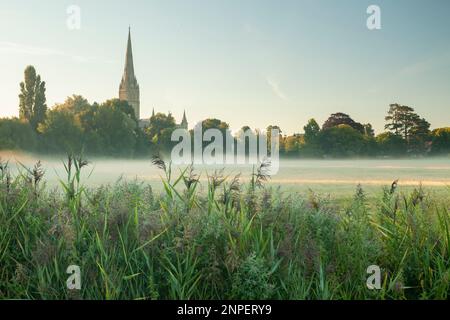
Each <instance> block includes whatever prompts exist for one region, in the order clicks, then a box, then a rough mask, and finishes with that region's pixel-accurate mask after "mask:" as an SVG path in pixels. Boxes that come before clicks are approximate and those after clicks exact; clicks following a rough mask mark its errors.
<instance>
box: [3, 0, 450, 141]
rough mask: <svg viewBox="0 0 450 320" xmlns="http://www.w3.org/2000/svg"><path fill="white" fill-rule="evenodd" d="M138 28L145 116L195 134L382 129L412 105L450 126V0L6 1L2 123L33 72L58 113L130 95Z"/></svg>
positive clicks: (15, 111)
mask: <svg viewBox="0 0 450 320" xmlns="http://www.w3.org/2000/svg"><path fill="white" fill-rule="evenodd" d="M71 5H76V6H78V7H79V8H80V10H81V11H80V12H81V13H80V18H81V19H80V28H79V29H75V30H73V29H70V28H68V26H67V20H68V18H69V16H70V14H68V13H67V9H68V7H69V6H71ZM369 5H378V6H379V7H380V9H381V29H380V30H369V29H368V28H367V24H366V21H367V18H368V17H369V14H367V12H366V11H367V8H368V7H369ZM129 26H131V34H132V41H133V54H134V63H135V71H136V77H137V79H138V82H139V84H140V90H141V117H142V118H145V117H148V116H150V114H151V112H152V108H154V109H155V111H156V112H169V111H170V112H172V114H173V115H174V116H175V118H176V119H177V120H178V121H181V117H182V114H183V110H186V114H187V117H188V121H189V126H190V127H193V126H194V125H195V123H196V122H198V121H200V120H203V119H206V118H210V117H214V118H219V119H221V120H223V121H225V122H228V123H229V124H230V126H231V128H232V129H234V130H238V129H239V128H241V127H242V126H244V125H249V126H250V127H252V128H260V129H263V128H266V127H267V126H268V125H279V126H280V127H281V129H282V131H283V132H284V133H286V134H292V133H298V132H302V131H303V129H302V128H303V126H304V125H305V124H306V123H307V121H308V119H310V118H315V119H316V120H317V121H318V123H319V124H322V123H323V122H324V121H325V120H326V118H327V117H328V116H329V115H330V114H331V113H335V112H344V113H347V114H349V115H350V116H351V117H352V118H353V119H355V120H356V121H359V122H361V123H368V122H370V123H371V124H372V125H373V126H374V128H375V130H376V131H377V132H378V133H379V132H381V131H383V127H384V117H385V115H386V112H387V110H388V108H389V104H391V103H400V104H404V105H409V106H411V107H413V108H415V110H416V112H417V113H419V114H420V115H421V116H423V117H425V118H426V119H427V120H428V121H429V122H430V123H431V125H432V128H436V127H442V126H449V125H450V112H449V111H450V1H448V0H432V1H426V0H421V1H419V0H395V1H393V0H370V1H366V0H342V1H336V0H295V1H294V0H282V1H279V0H278V1H275V0H274V1H265V0H245V1H243V0H178V1H174V0H164V1H163V0H151V1H149V0H133V1H112V0H109V1H104V0H96V1H88V0H85V1H81V0H71V1H63V0H43V1H39V2H37V1H30V0H28V1H24V0H14V1H11V0H9V1H6V0H0V116H8V117H10V116H17V115H18V102H19V99H18V94H19V83H20V81H22V80H23V71H24V69H25V67H26V66H27V65H34V66H35V67H36V69H37V72H38V73H39V74H40V75H41V77H42V79H43V80H45V81H46V85H47V102H48V105H49V107H51V106H53V105H54V104H55V103H62V102H64V100H65V99H66V97H68V96H71V95H72V94H80V95H82V96H84V97H85V98H87V99H88V100H89V101H90V102H94V101H96V102H103V101H105V100H107V99H110V98H115V97H118V90H119V84H120V80H121V76H122V73H123V68H124V62H125V50H126V41H127V34H128V27H129Z"/></svg>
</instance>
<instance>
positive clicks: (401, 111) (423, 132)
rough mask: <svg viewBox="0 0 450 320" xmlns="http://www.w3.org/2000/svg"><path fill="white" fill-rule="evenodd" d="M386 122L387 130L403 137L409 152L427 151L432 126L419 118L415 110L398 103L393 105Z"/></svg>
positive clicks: (390, 107)
mask: <svg viewBox="0 0 450 320" xmlns="http://www.w3.org/2000/svg"><path fill="white" fill-rule="evenodd" d="M385 120H386V121H387V123H386V125H385V129H388V130H390V131H391V132H393V133H394V134H396V135H401V136H402V137H403V140H404V141H405V143H406V145H407V146H408V151H410V152H416V153H417V152H418V153H422V152H424V151H425V150H426V144H427V142H428V141H427V140H428V136H429V133H430V124H429V123H428V122H427V121H426V120H425V119H424V118H421V117H419V115H418V114H417V113H415V112H414V109H413V108H411V107H408V106H403V105H400V104H398V103H395V104H391V105H390V106H389V111H388V115H387V116H386V118H385Z"/></svg>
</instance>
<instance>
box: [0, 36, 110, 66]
mask: <svg viewBox="0 0 450 320" xmlns="http://www.w3.org/2000/svg"><path fill="white" fill-rule="evenodd" d="M0 54H6V55H11V54H12V55H29V56H47V57H64V58H68V59H72V60H74V61H76V62H81V63H89V62H91V63H92V62H95V63H98V62H102V63H116V62H117V61H115V60H112V59H103V58H98V57H87V56H80V55H74V54H69V53H66V52H64V51H60V50H55V49H52V48H43V47H36V46H30V45H26V44H20V43H14V42H6V41H0Z"/></svg>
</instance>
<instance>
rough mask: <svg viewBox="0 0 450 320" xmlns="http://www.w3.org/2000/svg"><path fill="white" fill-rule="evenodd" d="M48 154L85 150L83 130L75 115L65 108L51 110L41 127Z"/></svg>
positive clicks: (40, 130)
mask: <svg viewBox="0 0 450 320" xmlns="http://www.w3.org/2000/svg"><path fill="white" fill-rule="evenodd" d="M39 132H40V133H41V134H42V140H43V146H44V149H45V151H47V152H75V153H77V152H80V151H81V150H82V148H83V128H82V125H81V123H80V122H79V121H78V120H77V119H76V116H75V114H74V113H72V112H70V111H69V110H68V109H65V108H55V109H54V110H50V111H49V112H48V114H47V118H46V120H45V122H44V123H42V124H41V125H40V126H39Z"/></svg>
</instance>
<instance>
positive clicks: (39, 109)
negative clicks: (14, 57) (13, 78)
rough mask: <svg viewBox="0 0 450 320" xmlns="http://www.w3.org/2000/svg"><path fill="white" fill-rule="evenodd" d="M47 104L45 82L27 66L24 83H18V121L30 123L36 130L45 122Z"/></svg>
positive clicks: (34, 70)
mask: <svg viewBox="0 0 450 320" xmlns="http://www.w3.org/2000/svg"><path fill="white" fill-rule="evenodd" d="M46 112H47V104H46V98H45V82H44V81H41V76H40V75H38V74H36V69H35V68H34V67H33V66H28V67H27V68H26V69H25V72H24V81H23V82H21V83H20V94H19V115H20V119H25V120H27V121H29V122H30V124H31V126H32V127H33V129H35V130H37V128H38V126H39V124H40V123H43V122H44V120H45V116H46Z"/></svg>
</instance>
